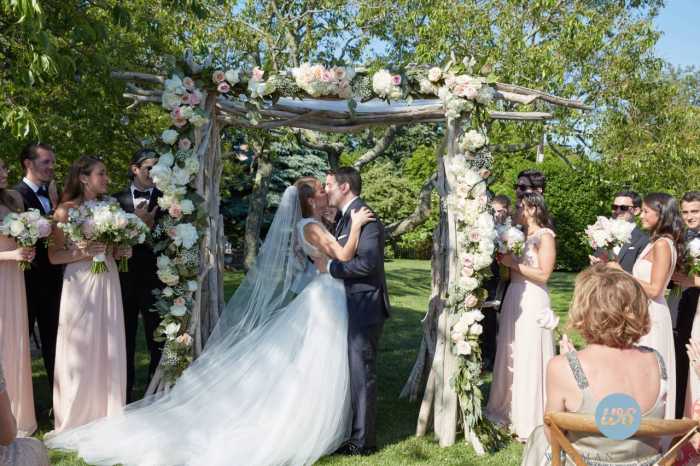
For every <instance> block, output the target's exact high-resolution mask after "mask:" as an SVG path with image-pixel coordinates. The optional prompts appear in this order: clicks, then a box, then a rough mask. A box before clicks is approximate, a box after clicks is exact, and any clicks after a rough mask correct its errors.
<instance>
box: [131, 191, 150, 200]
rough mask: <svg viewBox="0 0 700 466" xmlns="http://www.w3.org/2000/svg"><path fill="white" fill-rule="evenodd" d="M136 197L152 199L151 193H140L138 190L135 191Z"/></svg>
mask: <svg viewBox="0 0 700 466" xmlns="http://www.w3.org/2000/svg"><path fill="white" fill-rule="evenodd" d="M134 197H135V198H136V199H150V198H151V191H139V190H138V189H134Z"/></svg>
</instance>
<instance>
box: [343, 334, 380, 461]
mask: <svg viewBox="0 0 700 466" xmlns="http://www.w3.org/2000/svg"><path fill="white" fill-rule="evenodd" d="M383 329H384V322H383V321H382V322H380V323H379V324H377V325H373V326H369V327H362V328H357V329H351V330H350V332H349V334H348V357H349V360H350V361H349V362H350V397H351V401H352V410H353V419H352V433H351V434H350V440H349V443H352V444H353V445H355V446H357V447H359V448H376V447H377V431H376V426H377V347H378V345H379V338H380V337H381V336H382V331H383Z"/></svg>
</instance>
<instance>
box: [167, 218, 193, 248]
mask: <svg viewBox="0 0 700 466" xmlns="http://www.w3.org/2000/svg"><path fill="white" fill-rule="evenodd" d="M198 238H199V233H197V228H195V226H194V225H192V224H191V223H180V224H179V225H177V226H175V232H174V235H173V238H172V239H173V242H174V243H175V245H176V246H182V247H184V248H185V249H189V248H191V247H192V246H194V244H195V243H196V242H197V239H198Z"/></svg>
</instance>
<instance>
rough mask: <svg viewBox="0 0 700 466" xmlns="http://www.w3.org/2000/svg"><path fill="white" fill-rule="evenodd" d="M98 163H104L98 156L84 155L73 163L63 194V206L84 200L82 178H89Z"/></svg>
mask: <svg viewBox="0 0 700 466" xmlns="http://www.w3.org/2000/svg"><path fill="white" fill-rule="evenodd" d="M98 163H103V162H102V160H101V159H100V158H99V157H98V156H96V155H83V156H81V157H80V158H79V159H78V160H76V161H75V162H73V164H72V165H71V166H70V170H69V171H68V178H66V183H65V185H64V187H63V193H61V204H62V203H64V202H68V201H74V200H76V199H82V198H83V195H84V194H85V192H84V188H83V184H82V183H81V182H80V176H81V175H85V176H89V175H90V173H92V170H93V169H94V168H95V166H96V165H97V164H98Z"/></svg>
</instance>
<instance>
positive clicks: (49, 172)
mask: <svg viewBox="0 0 700 466" xmlns="http://www.w3.org/2000/svg"><path fill="white" fill-rule="evenodd" d="M19 162H20V165H21V166H22V168H23V169H24V178H22V181H21V182H20V183H19V184H18V185H17V186H15V188H14V189H15V190H16V191H18V192H19V193H20V194H21V195H22V199H23V200H24V207H25V208H26V209H37V210H38V211H39V212H41V214H42V215H45V216H50V215H52V214H53V211H54V209H55V208H56V205H57V204H58V199H57V197H56V195H55V193H54V194H53V195H50V194H49V185H50V184H51V182H52V180H53V177H54V164H55V162H56V156H55V155H54V152H53V149H52V148H51V146H49V145H47V144H42V143H32V144H28V145H27V146H25V147H24V149H22V152H21V153H20V156H19ZM24 282H25V288H26V291H27V311H28V314H29V334H30V335H32V334H33V333H34V325H35V322H36V323H38V324H39V340H40V341H41V356H42V358H43V360H44V367H45V368H46V374H47V376H48V379H49V391H50V392H53V368H54V361H55V359H56V336H57V334H58V311H59V308H60V305H61V289H62V288H63V267H62V266H60V265H53V264H51V263H50V262H49V254H48V250H47V248H46V245H45V244H44V242H43V241H40V242H38V243H37V245H36V256H35V259H34V261H33V263H32V267H31V269H29V270H27V271H25V272H24Z"/></svg>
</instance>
